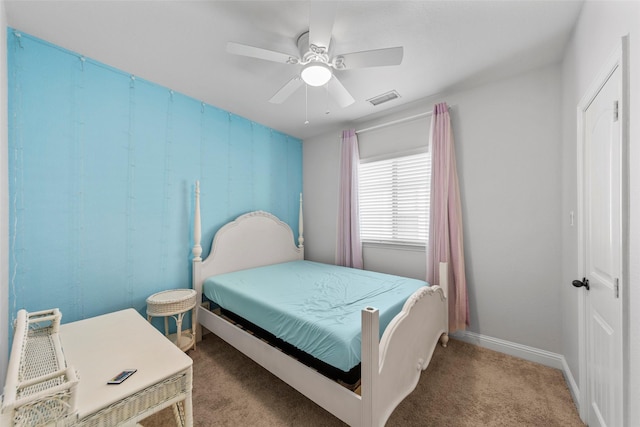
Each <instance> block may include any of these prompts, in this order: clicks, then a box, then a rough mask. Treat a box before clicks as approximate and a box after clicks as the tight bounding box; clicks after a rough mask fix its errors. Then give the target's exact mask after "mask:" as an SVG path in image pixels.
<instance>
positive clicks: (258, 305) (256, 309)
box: [203, 261, 429, 372]
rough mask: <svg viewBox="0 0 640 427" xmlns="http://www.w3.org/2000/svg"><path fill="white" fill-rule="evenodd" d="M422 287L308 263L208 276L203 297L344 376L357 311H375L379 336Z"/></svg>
mask: <svg viewBox="0 0 640 427" xmlns="http://www.w3.org/2000/svg"><path fill="white" fill-rule="evenodd" d="M422 286H429V284H428V283H427V282H424V281H421V280H416V279H410V278H406V277H399V276H393V275H389V274H383V273H376V272H372V271H364V270H358V269H352V268H346V267H339V266H335V265H329V264H320V263H316V262H311V261H292V262H287V263H282V264H275V265H269V266H265V267H258V268H253V269H248V270H241V271H236V272H233V273H226V274H221V275H217V276H213V277H210V278H208V279H206V280H205V282H204V286H203V292H204V294H205V296H206V297H207V298H209V299H210V300H212V301H214V302H216V303H217V304H218V305H220V306H221V307H222V308H225V309H227V310H229V311H232V312H233V313H235V314H237V315H239V316H241V317H243V318H245V319H247V320H248V321H250V322H252V323H254V324H256V325H258V326H260V327H261V328H263V329H265V330H266V331H268V332H270V333H272V334H273V335H275V336H276V337H278V338H280V339H282V340H284V341H287V342H288V343H290V344H292V345H294V346H295V347H297V348H299V349H300V350H302V351H305V352H306V353H308V354H310V355H312V356H314V357H316V358H317V359H320V360H322V361H323V362H325V363H328V364H330V365H332V366H334V367H336V368H338V369H341V370H343V371H345V372H346V371H349V370H350V369H352V368H353V367H354V366H356V365H357V364H358V363H360V329H361V310H362V309H363V308H365V307H375V308H377V309H378V310H379V312H380V336H382V333H383V332H384V330H385V328H386V327H387V325H388V324H389V322H391V320H392V319H393V318H394V317H395V316H396V314H398V313H399V312H400V310H402V306H403V305H404V302H405V301H406V300H407V298H408V297H409V296H411V295H412V294H413V293H414V292H415V291H416V290H418V289H419V288H421V287H422Z"/></svg>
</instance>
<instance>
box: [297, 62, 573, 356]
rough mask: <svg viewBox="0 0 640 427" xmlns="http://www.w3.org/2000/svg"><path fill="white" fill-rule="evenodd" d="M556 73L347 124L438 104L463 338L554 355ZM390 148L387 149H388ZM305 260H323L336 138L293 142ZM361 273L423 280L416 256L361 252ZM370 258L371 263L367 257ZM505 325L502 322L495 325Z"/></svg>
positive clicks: (330, 233)
mask: <svg viewBox="0 0 640 427" xmlns="http://www.w3.org/2000/svg"><path fill="white" fill-rule="evenodd" d="M560 77H561V75H560V68H559V66H550V67H545V68H543V69H540V70H536V71H533V72H530V73H527V74H524V75H521V76H518V77H515V78H511V79H508V80H503V81H500V82H497V83H493V84H488V85H485V86H481V87H478V88H475V89H471V90H465V91H462V92H458V93H450V94H447V95H444V96H439V97H438V98H437V99H436V98H432V99H427V100H424V101H423V102H421V103H420V105H414V106H412V107H411V108H409V109H408V110H405V111H402V112H396V113H394V114H393V115H390V116H387V117H382V118H378V119H377V120H374V121H369V122H362V123H357V124H351V126H352V127H355V128H357V129H359V128H364V127H368V126H371V125H373V124H376V123H379V122H384V121H388V120H393V119H394V118H396V117H406V116H410V115H412V114H416V113H419V112H425V111H429V110H431V109H432V107H433V104H434V103H435V102H439V101H446V102H447V103H448V104H449V105H451V106H453V108H452V111H451V114H452V122H453V126H454V136H455V139H456V149H457V157H458V170H459V178H460V185H461V192H462V203H463V217H464V218H463V220H464V226H465V256H466V262H467V280H468V282H469V298H470V310H471V327H470V328H469V330H470V331H473V332H476V333H480V334H483V335H487V336H491V337H494V338H500V339H503V340H507V341H511V342H515V343H519V344H524V345H528V346H531V347H535V348H539V349H543V350H547V351H550V352H555V353H559V352H560V351H561V348H562V344H561V342H560V321H561V315H560V306H559V295H560V289H559V288H560V286H561V264H560V243H561V239H560V187H559V183H560V177H561V175H560V153H561V152H560V147H561V144H560V135H561V131H560V129H561V119H560V111H561V110H560V100H561V98H560ZM390 143H393V142H392V141H390ZM303 153H304V155H303V174H304V176H303V182H304V193H305V197H306V200H307V203H306V206H305V230H306V240H305V246H306V249H305V250H306V255H307V257H308V258H309V259H313V260H317V261H322V262H333V260H334V253H335V235H336V232H335V230H336V223H335V221H336V212H337V200H338V198H337V188H338V181H337V180H338V165H339V132H337V131H334V132H330V133H327V134H325V135H322V136H319V137H316V138H311V139H308V140H305V141H304V144H303ZM367 250H368V249H367V248H365V266H366V267H367V268H369V269H372V270H384V269H385V268H386V266H381V265H380V262H382V261H384V262H385V263H386V265H389V266H394V265H396V266H397V265H402V269H403V270H404V271H405V272H406V275H409V276H421V277H424V258H425V257H424V252H407V251H392V252H391V253H390V252H387V253H386V254H385V255H384V256H380V255H379V254H373V253H371V251H369V253H367ZM374 256H377V257H378V258H377V259H376V258H374ZM505 319H509V321H505Z"/></svg>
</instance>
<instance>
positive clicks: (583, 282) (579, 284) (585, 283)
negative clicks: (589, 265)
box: [571, 277, 589, 290]
mask: <svg viewBox="0 0 640 427" xmlns="http://www.w3.org/2000/svg"><path fill="white" fill-rule="evenodd" d="M571 284H572V285H573V286H575V287H576V288H581V287H582V286H584V287H585V288H587V290H589V279H587V278H586V277H583V278H582V280H574V281H573V282H571Z"/></svg>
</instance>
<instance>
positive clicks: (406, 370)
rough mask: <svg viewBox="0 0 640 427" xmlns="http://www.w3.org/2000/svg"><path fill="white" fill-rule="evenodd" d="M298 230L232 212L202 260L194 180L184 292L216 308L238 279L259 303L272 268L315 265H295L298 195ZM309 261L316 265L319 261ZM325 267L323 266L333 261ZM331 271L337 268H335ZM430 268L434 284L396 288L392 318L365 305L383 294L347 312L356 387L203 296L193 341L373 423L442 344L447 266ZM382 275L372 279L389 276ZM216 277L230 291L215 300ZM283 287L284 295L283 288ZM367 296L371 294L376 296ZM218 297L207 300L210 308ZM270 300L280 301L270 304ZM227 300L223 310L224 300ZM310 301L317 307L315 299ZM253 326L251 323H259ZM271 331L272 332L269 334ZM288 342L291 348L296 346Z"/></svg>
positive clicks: (341, 413)
mask: <svg viewBox="0 0 640 427" xmlns="http://www.w3.org/2000/svg"><path fill="white" fill-rule="evenodd" d="M298 234H299V236H300V237H299V238H298V245H296V244H295V243H294V237H293V232H292V230H291V228H290V227H289V226H288V225H287V224H286V223H284V222H282V221H280V220H279V219H278V218H277V217H275V216H274V215H272V214H270V213H267V212H262V211H256V212H250V213H247V214H244V215H241V216H239V217H238V218H236V219H235V220H234V221H231V222H229V223H228V224H226V225H224V226H223V227H221V228H220V230H218V232H217V233H216V235H215V237H214V239H213V242H212V245H211V251H210V253H209V256H208V257H207V258H206V259H204V260H203V259H202V258H201V255H202V247H201V244H200V243H201V242H200V241H201V221H200V191H199V185H198V183H196V194H195V217H194V247H193V248H192V252H193V256H194V257H193V288H194V289H195V290H196V291H197V293H198V298H199V299H198V300H199V301H202V300H203V295H204V294H205V293H206V294H208V296H207V297H206V298H204V299H205V300H207V301H208V300H214V301H215V300H216V299H218V300H224V301H223V305H225V306H226V305H227V304H229V302H228V301H233V300H234V299H235V298H236V296H237V295H235V293H234V287H236V288H240V283H242V285H243V286H244V285H246V284H247V283H249V284H250V286H257V288H255V289H254V290H253V291H252V290H251V288H249V290H248V291H246V293H248V294H249V297H251V294H254V297H255V298H254V299H255V301H257V302H259V303H261V304H262V303H264V304H266V303H265V302H264V300H265V298H266V297H265V296H266V295H269V294H270V292H264V291H265V289H264V288H267V287H269V286H270V285H269V283H271V284H272V285H271V288H272V289H274V290H275V289H276V285H273V284H274V283H277V282H279V281H280V280H281V276H278V274H284V273H282V271H286V272H287V273H286V274H289V272H291V271H294V272H295V273H294V274H295V275H297V276H294V277H300V275H307V272H308V271H309V270H313V269H315V268H316V264H317V263H310V262H308V261H304V238H303V219H302V198H301V200H300V218H299V233H298ZM318 267H319V268H322V269H323V268H324V266H321V265H318ZM329 267H330V268H332V269H333V268H335V267H336V266H329ZM283 269H284V270H283ZM338 269H345V268H344V267H338ZM346 270H353V269H346ZM357 272H358V273H359V274H360V273H361V274H364V278H363V280H364V281H365V282H366V281H367V280H371V286H372V288H375V285H374V281H373V280H377V279H369V278H368V276H367V274H369V273H367V272H363V271H361V270H357ZM439 273H440V285H439V286H424V285H419V283H418V282H420V281H415V282H413V281H412V279H409V282H411V283H410V284H409V285H407V286H406V287H404V288H403V289H402V292H405V293H407V292H408V293H407V295H408V297H406V296H405V297H402V299H403V301H401V303H400V305H399V306H398V307H396V308H395V309H394V310H396V311H397V314H393V315H390V314H389V311H388V310H389V308H388V307H382V309H381V310H380V309H379V308H380V307H376V306H373V304H369V303H368V302H369V301H378V302H380V304H381V305H385V301H387V300H388V297H387V296H386V295H383V296H382V298H379V299H378V300H376V299H373V300H363V301H365V302H363V303H362V307H361V308H358V309H357V311H356V315H358V313H357V312H359V316H358V317H359V318H360V319H357V320H359V321H360V328H356V329H359V330H356V335H357V337H356V338H357V339H356V340H355V341H353V340H352V337H351V336H349V338H348V339H346V341H347V342H348V344H347V350H345V351H346V352H347V353H349V352H350V353H352V354H351V356H353V357H351V359H353V358H355V359H357V360H355V362H359V363H357V365H355V367H354V369H356V370H357V371H358V373H359V387H358V388H357V389H354V388H350V387H346V386H345V385H344V384H343V383H342V382H341V381H336V379H335V378H333V377H331V376H327V375H326V373H322V370H321V369H318V368H317V367H315V366H312V365H309V363H307V362H306V361H304V360H301V359H300V358H299V357H297V356H296V357H292V356H290V355H289V354H287V353H285V352H283V351H282V349H281V348H280V347H282V346H277V345H274V344H273V343H271V342H268V341H267V340H265V339H263V337H261V336H259V334H258V335H256V334H255V333H254V331H247V329H246V328H245V327H238V325H237V323H236V322H235V320H230V319H229V317H228V316H225V315H221V313H220V311H219V310H218V309H216V310H210V309H209V305H210V304H209V303H208V302H207V303H206V304H205V303H203V304H202V305H201V306H199V307H198V309H197V310H196V312H195V313H196V314H195V316H196V319H197V324H198V325H199V326H198V330H197V331H196V334H197V339H198V340H200V339H201V333H202V332H201V331H202V327H204V328H205V329H206V330H208V331H210V332H212V333H214V334H216V335H218V336H219V337H220V338H222V339H223V340H225V341H226V342H228V343H229V344H231V345H232V346H233V347H235V348H236V349H238V350H239V351H241V352H242V353H244V354H246V355H247V356H248V357H250V358H251V359H253V360H254V361H256V362H257V363H258V364H260V365H262V366H263V367H264V368H266V369H267V370H269V371H270V372H271V373H273V374H274V375H276V376H277V377H279V378H280V379H282V380H283V381H285V382H286V383H287V384H289V385H291V386H292V387H294V388H295V389H296V390H298V391H299V392H301V393H302V394H304V395H305V396H306V397H308V398H309V399H311V400H312V401H314V402H315V403H316V404H318V405H319V406H321V407H322V408H324V409H325V410H327V411H329V412H330V413H332V414H333V415H334V416H336V417H337V418H339V419H340V420H342V421H343V422H345V423H346V424H348V425H350V426H383V425H384V424H385V423H386V421H387V419H388V418H389V416H390V415H391V413H392V412H393V410H394V409H395V408H396V406H397V405H398V404H399V403H400V402H401V401H402V400H403V399H404V398H405V397H406V396H407V395H408V394H409V393H411V391H413V389H414V388H415V387H416V385H417V383H418V379H419V377H420V373H421V371H422V370H424V369H426V367H427V365H428V364H429V362H430V360H431V357H432V355H433V351H434V349H435V346H436V345H437V343H438V340H440V342H441V343H442V345H443V346H446V344H447V341H448V335H447V330H448V313H447V300H446V295H447V292H446V291H447V283H448V266H447V264H446V263H441V264H440V271H439ZM238 274H240V275H242V277H241V279H238ZM327 274H329V275H337V277H340V279H339V280H340V281H346V283H351V282H349V281H350V280H352V279H343V276H342V273H341V272H340V271H338V272H336V271H334V270H331V271H330V272H329V273H327ZM373 274H374V275H375V274H376V273H373ZM384 276H385V275H383V276H382V279H381V280H382V281H386V279H391V278H392V277H396V276H389V277H384ZM256 277H257V278H259V280H258V281H257V282H258V283H255V282H256V280H255V278H256ZM216 281H222V282H225V283H226V285H225V286H227V287H228V288H229V290H230V291H231V294H230V295H231V296H228V295H227V296H226V297H225V296H222V295H218V294H216V293H215V292H214V293H211V290H210V289H208V287H209V286H210V285H209V284H208V282H216ZM422 283H424V282H422ZM402 286H404V284H403V285H402ZM402 286H398V288H400V287H402ZM412 286H413V287H414V288H412ZM301 287H302V285H301ZM345 289H350V286H345V287H344V288H343V290H345ZM394 289H395V288H394ZM283 292H284V293H285V294H286V293H287V291H283ZM398 292H400V291H398ZM275 293H277V292H275ZM289 293H291V292H289ZM373 293H376V294H377V292H373ZM335 295H336V293H335V291H333V290H332V291H330V293H329V296H330V299H334V298H335ZM358 298H359V297H356V299H355V301H359V299H358ZM238 301H240V302H237V303H236V305H239V306H242V305H245V302H242V301H243V300H238ZM219 302H220V301H216V303H217V304H218V303H219ZM307 303H308V301H304V300H303V301H302V302H300V303H298V306H300V305H302V306H304V307H305V308H306V307H307V305H308V304H307ZM278 305H282V302H281V301H280V300H279V302H278ZM294 305H295V301H294ZM376 305H377V304H376ZM391 305H397V304H395V303H394V304H391ZM231 306H232V307H233V304H231ZM319 307H320V308H321V307H322V305H320V306H319ZM224 308H227V307H224ZM236 308H237V307H236ZM272 309H273V307H270V306H268V305H266V306H264V307H261V308H260V307H257V308H256V307H254V308H253V309H251V310H249V311H248V313H249V314H248V315H247V314H246V313H245V314H243V315H240V316H239V317H240V318H241V319H244V320H249V322H250V323H252V321H256V319H246V316H251V313H253V312H260V311H264V312H267V313H270V312H271V311H272ZM230 311H233V310H230ZM305 311H306V310H305ZM381 311H382V313H381ZM233 312H235V311H233ZM257 319H258V320H257V323H260V322H262V321H263V320H260V318H259V316H258V318H257ZM317 323H321V322H320V321H317V320H313V321H312V326H311V328H315V326H316V324H317ZM343 323H345V324H348V325H351V326H353V324H354V321H353V318H349V319H347V320H346V321H345V322H343ZM273 324H274V325H276V326H277V325H280V324H282V322H281V318H280V317H277V318H276V319H275V320H274V321H273ZM257 326H258V327H259V328H261V327H262V326H263V325H260V324H258V325H257ZM381 326H382V327H381ZM270 327H271V326H270V325H268V324H267V325H266V326H265V328H266V329H267V331H268V332H270V331H269V328H270ZM308 327H309V326H304V325H303V324H302V325H296V327H295V328H293V329H295V330H296V334H298V333H300V331H303V332H304V331H305V328H308ZM352 329H353V328H352ZM276 335H279V332H278V333H277V334H276ZM294 335H295V334H294ZM318 340H319V341H323V339H321V338H315V337H314V338H313V339H311V340H310V339H309V338H307V341H308V342H309V341H310V342H312V343H315V342H317V341H318ZM354 342H355V343H357V344H359V348H358V349H356V350H354ZM331 345H333V344H330V346H331ZM294 347H299V345H298V344H296V345H294ZM325 349H326V347H325ZM337 353H338V354H342V353H340V352H337ZM311 354H313V351H311ZM336 357H337V359H334V360H332V361H329V362H328V363H327V364H328V365H336V364H339V363H340V362H339V360H347V359H349V357H346V356H344V354H342V355H338V356H336ZM321 359H322V357H321ZM336 360H338V362H336ZM322 361H324V360H322ZM353 362H354V361H353V360H350V361H347V362H345V363H346V364H345V365H344V366H341V367H338V370H341V371H345V369H349V367H350V366H351V364H352V363H353ZM351 371H353V369H351Z"/></svg>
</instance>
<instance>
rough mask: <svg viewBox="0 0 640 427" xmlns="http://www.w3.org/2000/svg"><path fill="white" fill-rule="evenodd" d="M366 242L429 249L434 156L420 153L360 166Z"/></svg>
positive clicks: (362, 229) (361, 205) (362, 237)
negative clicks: (432, 161)
mask: <svg viewBox="0 0 640 427" xmlns="http://www.w3.org/2000/svg"><path fill="white" fill-rule="evenodd" d="M359 172H360V173H359V181H360V184H359V191H360V194H359V198H360V236H361V239H362V241H363V242H380V243H396V244H409V245H426V243H427V239H428V238H429V192H430V189H431V156H430V155H429V153H427V152H425V153H420V154H414V155H410V156H403V157H396V158H392V159H386V160H380V161H374V162H366V163H361V164H360V171H359Z"/></svg>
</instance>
